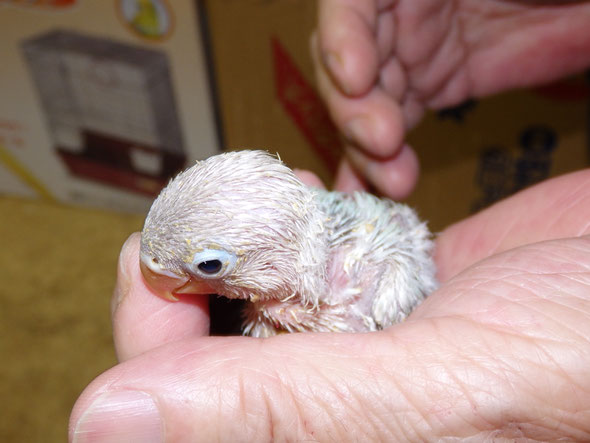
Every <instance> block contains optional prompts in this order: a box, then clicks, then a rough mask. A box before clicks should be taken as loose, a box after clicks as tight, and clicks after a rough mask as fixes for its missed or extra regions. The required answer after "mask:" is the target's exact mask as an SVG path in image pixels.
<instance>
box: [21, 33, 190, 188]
mask: <svg viewBox="0 0 590 443" xmlns="http://www.w3.org/2000/svg"><path fill="white" fill-rule="evenodd" d="M22 48H23V52H24V54H25V57H26V60H27V63H28V65H29V68H30V71H31V74H32V77H33V79H34V82H35V85H36V87H37V89H38V91H39V96H40V99H41V102H42V105H43V110H44V113H45V117H46V120H47V124H48V127H49V130H50V133H51V137H52V139H53V142H54V147H55V149H56V150H57V152H58V153H59V155H60V156H61V158H62V159H63V161H64V162H65V164H66V165H67V167H68V169H69V170H70V172H71V173H72V174H74V175H76V176H78V177H83V178H86V179H90V180H95V181H99V182H102V183H106V184H109V185H112V186H117V187H120V188H125V189H128V190H133V191H136V192H139V193H143V194H148V195H153V194H156V193H157V192H158V191H159V190H160V189H161V188H162V187H163V186H164V185H165V184H166V181H167V179H168V178H169V177H170V176H171V175H173V174H174V173H175V172H176V171H177V170H179V169H181V168H182V167H183V166H184V164H185V162H186V155H185V153H184V150H183V144H182V134H181V129H180V125H179V121H178V116H177V112H176V105H175V102H174V93H173V88H172V82H171V77H170V72H169V68H168V59H167V57H166V55H165V54H164V53H163V52H161V51H158V50H154V49H147V48H144V47H140V46H133V45H129V44H124V43H120V42H116V41H113V40H110V39H105V38H95V37H91V36H87V35H82V34H80V33H76V32H71V31H63V30H55V31H51V32H49V33H45V34H43V35H40V36H38V37H35V38H32V39H29V40H26V41H25V42H24V43H23V45H22Z"/></svg>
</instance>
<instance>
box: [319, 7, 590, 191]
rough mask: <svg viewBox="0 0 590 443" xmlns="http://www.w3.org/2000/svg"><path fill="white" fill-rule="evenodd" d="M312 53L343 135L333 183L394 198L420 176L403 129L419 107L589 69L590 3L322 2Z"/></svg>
mask: <svg viewBox="0 0 590 443" xmlns="http://www.w3.org/2000/svg"><path fill="white" fill-rule="evenodd" d="M312 49H313V52H314V53H315V65H316V72H317V79H318V84H319V88H320V91H321V93H322V95H323V97H324V99H325V101H326V103H327V105H328V108H329V109H330V112H331V114H332V117H333V119H334V121H335V122H336V124H337V126H338V127H339V128H340V130H341V131H342V133H343V134H344V135H345V136H346V137H347V138H348V140H349V143H348V146H347V151H346V152H347V156H346V159H345V161H344V162H343V163H342V164H341V165H340V170H339V171H340V173H339V176H338V179H337V183H336V187H337V188H339V189H341V190H352V189H359V188H364V187H366V185H367V182H369V183H370V184H372V185H374V186H375V187H376V188H377V189H379V190H380V191H381V192H383V193H384V194H385V195H388V196H390V197H393V198H401V197H405V196H407V195H408V193H409V192H410V191H411V190H412V188H413V187H414V184H415V182H416V179H417V177H418V160H417V158H416V155H415V153H414V152H413V150H412V149H411V147H410V146H408V145H407V144H404V138H405V133H406V131H407V130H408V129H409V128H411V127H413V126H415V125H416V124H417V123H418V122H419V121H420V119H421V118H422V115H423V113H424V111H425V110H426V109H440V108H442V107H446V106H452V105H457V104H459V103H461V102H462V101H464V100H465V99H467V98H469V97H482V96H486V95H489V94H492V93H495V92H498V91H503V90H506V89H509V88H514V87H521V86H531V85H537V84H540V83H545V82H548V81H551V80H555V79H558V78H560V77H563V76H565V75H568V74H571V73H575V72H579V71H581V70H583V69H584V68H587V67H588V66H590V2H587V1H586V2H584V1H571V2H567V1H563V0H562V1H559V0H554V1H551V0H545V1H535V0H504V1H502V0H320V2H319V24H318V30H317V33H316V36H315V37H314V38H313V39H312Z"/></svg>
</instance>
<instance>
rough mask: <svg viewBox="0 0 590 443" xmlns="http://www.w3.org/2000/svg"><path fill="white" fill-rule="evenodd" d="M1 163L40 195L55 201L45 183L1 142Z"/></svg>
mask: <svg viewBox="0 0 590 443" xmlns="http://www.w3.org/2000/svg"><path fill="white" fill-rule="evenodd" d="M0 163H2V164H4V165H5V166H6V167H7V168H8V169H9V170H10V171H12V172H13V173H14V174H15V175H16V176H17V177H18V178H20V179H21V180H22V181H23V182H25V183H26V184H27V185H28V186H30V187H31V188H33V189H34V190H35V191H36V192H37V194H39V196H40V197H42V198H44V199H45V200H50V201H55V197H54V196H53V194H52V193H51V192H50V191H49V189H47V188H46V187H45V185H44V184H43V183H41V182H40V181H39V180H37V177H35V175H34V174H33V173H32V172H31V171H29V170H28V169H27V168H26V167H25V166H24V165H23V164H22V163H21V162H20V161H19V160H18V159H17V158H16V157H15V156H13V155H12V154H11V153H10V152H9V151H8V149H6V148H5V147H4V146H2V145H1V144H0Z"/></svg>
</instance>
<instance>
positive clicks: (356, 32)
mask: <svg viewBox="0 0 590 443" xmlns="http://www.w3.org/2000/svg"><path fill="white" fill-rule="evenodd" d="M377 25H378V19H377V8H376V5H375V2H373V1H366V0H361V1H358V0H322V1H320V2H319V4H318V29H317V33H318V39H319V42H318V43H319V48H318V49H319V51H318V55H319V59H318V63H321V64H322V65H323V66H324V67H325V69H326V72H327V73H328V75H329V76H330V78H331V79H332V80H333V83H334V86H335V87H336V88H338V89H339V90H341V91H342V92H343V93H344V94H346V95H350V96H359V95H362V94H365V93H366V92H367V91H368V90H369V89H370V88H371V87H372V86H373V84H374V82H375V80H376V78H377V74H378V69H379V50H378V45H377V41H376V39H375V34H376V28H377Z"/></svg>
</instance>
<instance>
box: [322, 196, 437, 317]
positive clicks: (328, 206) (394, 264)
mask: <svg viewBox="0 0 590 443" xmlns="http://www.w3.org/2000/svg"><path fill="white" fill-rule="evenodd" d="M320 198H321V205H322V209H323V210H324V211H325V212H326V213H327V214H329V217H330V219H331V222H330V223H329V226H330V229H331V247H332V248H333V249H338V248H340V249H341V250H346V251H347V255H346V259H345V260H344V261H343V267H344V269H345V271H346V272H348V273H349V274H351V282H352V283H351V285H354V286H355V287H358V288H360V289H361V290H362V291H363V296H362V299H363V300H361V301H360V303H359V305H360V306H361V307H362V305H364V306H366V307H367V309H366V310H365V309H362V310H364V311H365V312H366V314H368V315H370V316H371V317H372V318H373V319H374V321H375V323H376V324H377V327H379V328H384V327H387V326H389V325H391V324H393V323H397V322H399V321H401V320H403V319H404V318H405V317H406V316H407V315H408V314H409V313H410V312H411V311H412V309H413V308H414V307H415V306H416V305H417V304H418V303H419V302H420V301H421V300H423V298H424V297H425V296H426V295H428V294H429V293H430V292H432V291H433V290H434V289H435V288H436V285H437V284H436V280H435V268H434V264H433V260H432V249H433V243H432V240H431V234H430V232H429V231H428V228H427V227H426V224H425V223H423V222H421V221H420V220H419V219H418V217H417V215H416V213H415V212H414V211H413V210H412V209H411V208H410V207H408V206H407V205H404V204H400V203H395V202H392V201H390V200H385V199H378V198H376V197H375V196H373V195H370V194H367V193H354V194H342V193H333V192H332V193H328V192H325V193H323V194H320Z"/></svg>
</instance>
